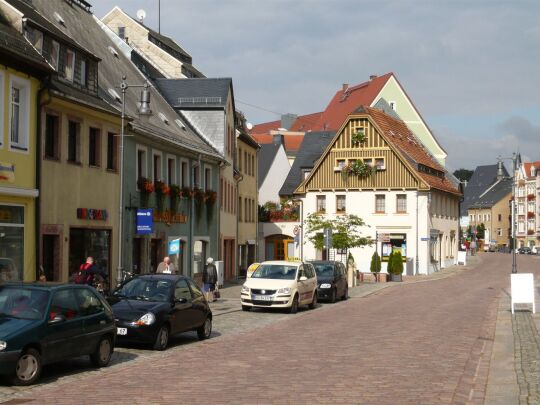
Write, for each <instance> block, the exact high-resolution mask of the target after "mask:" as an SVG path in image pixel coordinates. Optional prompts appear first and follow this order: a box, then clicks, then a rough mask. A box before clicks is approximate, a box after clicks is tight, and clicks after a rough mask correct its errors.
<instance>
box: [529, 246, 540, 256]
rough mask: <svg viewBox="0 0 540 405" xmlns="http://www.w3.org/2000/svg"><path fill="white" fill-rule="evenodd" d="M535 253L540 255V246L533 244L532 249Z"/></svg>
mask: <svg viewBox="0 0 540 405" xmlns="http://www.w3.org/2000/svg"><path fill="white" fill-rule="evenodd" d="M531 253H532V254H533V255H540V246H533V247H532V249H531Z"/></svg>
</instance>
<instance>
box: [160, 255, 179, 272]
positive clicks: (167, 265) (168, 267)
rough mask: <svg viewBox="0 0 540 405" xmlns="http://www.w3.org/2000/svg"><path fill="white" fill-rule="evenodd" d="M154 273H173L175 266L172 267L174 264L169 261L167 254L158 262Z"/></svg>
mask: <svg viewBox="0 0 540 405" xmlns="http://www.w3.org/2000/svg"><path fill="white" fill-rule="evenodd" d="M156 273H164V274H175V273H176V268H175V267H174V264H172V263H171V258H170V257H169V256H165V257H164V258H163V261H162V262H161V263H160V264H158V266H157V269H156Z"/></svg>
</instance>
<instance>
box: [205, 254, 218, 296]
mask: <svg viewBox="0 0 540 405" xmlns="http://www.w3.org/2000/svg"><path fill="white" fill-rule="evenodd" d="M202 281H203V292H204V296H205V297H206V300H207V301H208V302H210V301H215V299H214V290H215V289H216V283H217V269H216V265H215V264H214V259H212V258H211V257H209V258H208V259H207V260H206V266H204V269H203V275H202ZM210 296H212V300H210Z"/></svg>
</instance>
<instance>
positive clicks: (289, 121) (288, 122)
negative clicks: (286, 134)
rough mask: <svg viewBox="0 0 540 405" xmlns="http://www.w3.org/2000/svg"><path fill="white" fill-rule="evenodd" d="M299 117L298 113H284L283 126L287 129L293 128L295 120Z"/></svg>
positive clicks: (282, 117)
mask: <svg viewBox="0 0 540 405" xmlns="http://www.w3.org/2000/svg"><path fill="white" fill-rule="evenodd" d="M297 118H298V115H296V114H290V113H288V114H283V115H282V116H281V128H285V129H286V130H289V129H291V127H292V125H293V124H294V121H296V119H297Z"/></svg>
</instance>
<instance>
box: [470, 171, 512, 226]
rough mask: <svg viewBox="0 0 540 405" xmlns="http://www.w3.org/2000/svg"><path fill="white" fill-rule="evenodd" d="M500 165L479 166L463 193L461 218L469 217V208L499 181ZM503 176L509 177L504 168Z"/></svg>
mask: <svg viewBox="0 0 540 405" xmlns="http://www.w3.org/2000/svg"><path fill="white" fill-rule="evenodd" d="M497 169H498V165H497V164H494V165H486V166H478V167H477V168H476V169H475V170H474V173H473V175H472V177H471V179H470V180H469V182H468V183H467V187H465V191H464V193H463V202H462V203H461V213H460V215H461V216H466V215H467V210H468V209H469V207H470V206H471V205H472V204H474V203H475V202H476V201H478V200H479V198H480V196H481V195H482V194H483V193H484V191H486V190H487V189H488V188H489V186H491V185H492V184H493V183H495V182H496V181H497ZM503 172H504V173H503V174H504V176H505V177H508V172H507V171H506V168H505V167H504V166H503Z"/></svg>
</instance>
